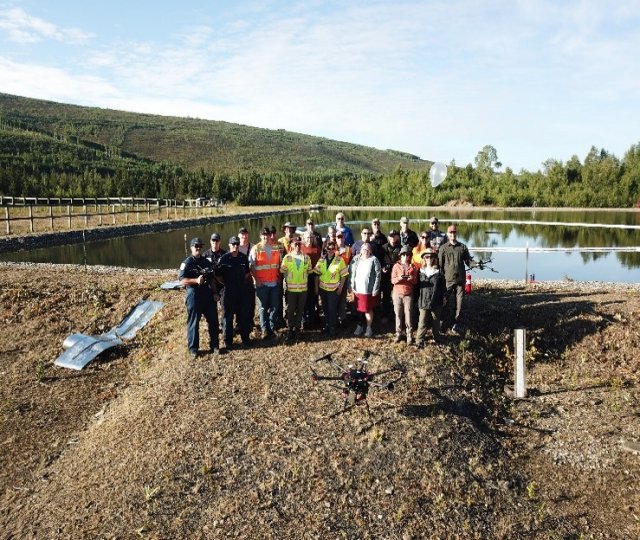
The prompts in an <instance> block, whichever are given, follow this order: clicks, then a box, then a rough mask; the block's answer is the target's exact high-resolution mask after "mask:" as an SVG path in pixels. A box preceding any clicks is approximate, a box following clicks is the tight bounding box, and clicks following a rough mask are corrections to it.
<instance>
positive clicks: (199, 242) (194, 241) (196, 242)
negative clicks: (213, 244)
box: [191, 236, 202, 246]
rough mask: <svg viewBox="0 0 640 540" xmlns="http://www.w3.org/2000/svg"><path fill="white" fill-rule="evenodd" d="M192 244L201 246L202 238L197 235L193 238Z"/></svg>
mask: <svg viewBox="0 0 640 540" xmlns="http://www.w3.org/2000/svg"><path fill="white" fill-rule="evenodd" d="M191 245H192V246H201V245H202V240H200V238H198V237H197V236H196V237H195V238H192V239H191Z"/></svg>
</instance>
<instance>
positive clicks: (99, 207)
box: [98, 204, 102, 227]
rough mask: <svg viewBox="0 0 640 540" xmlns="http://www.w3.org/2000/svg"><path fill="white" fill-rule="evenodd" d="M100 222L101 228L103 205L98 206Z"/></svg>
mask: <svg viewBox="0 0 640 540" xmlns="http://www.w3.org/2000/svg"><path fill="white" fill-rule="evenodd" d="M98 220H99V222H100V227H102V205H101V204H99V205H98Z"/></svg>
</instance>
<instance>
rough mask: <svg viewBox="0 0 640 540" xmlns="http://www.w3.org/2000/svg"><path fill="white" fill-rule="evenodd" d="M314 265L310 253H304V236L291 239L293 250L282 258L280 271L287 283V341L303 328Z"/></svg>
mask: <svg viewBox="0 0 640 540" xmlns="http://www.w3.org/2000/svg"><path fill="white" fill-rule="evenodd" d="M312 270H313V267H312V266H311V258H310V257H309V255H305V254H304V253H302V238H300V237H299V236H295V237H294V238H292V240H291V251H290V252H289V253H287V254H286V255H285V256H284V258H283V259H282V264H281V265H280V272H281V273H282V274H283V276H284V281H285V284H286V291H287V292H286V305H287V314H286V315H287V326H288V328H289V332H288V334H287V341H288V342H291V341H294V340H295V339H296V337H297V335H298V332H299V331H300V329H301V328H302V316H303V315H304V308H305V305H306V302H307V288H308V283H309V275H310V274H311V271H312Z"/></svg>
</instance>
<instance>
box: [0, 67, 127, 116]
mask: <svg viewBox="0 0 640 540" xmlns="http://www.w3.org/2000/svg"><path fill="white" fill-rule="evenodd" d="M43 81H46V85H45V84H44V83H43ZM0 88H2V91H3V92H6V93H9V94H16V95H19V96H27V97H36V98H42V99H49V100H54V101H61V102H64V103H74V104H79V105H82V104H85V105H95V106H101V105H100V103H101V101H102V100H106V99H112V98H113V97H114V96H119V95H120V93H119V92H118V90H117V89H116V88H115V87H114V86H113V85H112V84H111V83H109V82H107V81H105V80H103V79H101V78H99V77H95V76H90V75H74V74H70V73H68V72H67V71H65V70H62V69H58V68H52V67H49V66H41V65H37V64H24V63H20V64H19V63H16V62H13V61H11V60H9V59H7V58H4V57H2V56H0Z"/></svg>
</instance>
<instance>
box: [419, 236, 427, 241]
mask: <svg viewBox="0 0 640 540" xmlns="http://www.w3.org/2000/svg"><path fill="white" fill-rule="evenodd" d="M420 238H422V239H423V240H426V239H427V238H428V236H421V237H420Z"/></svg>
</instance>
